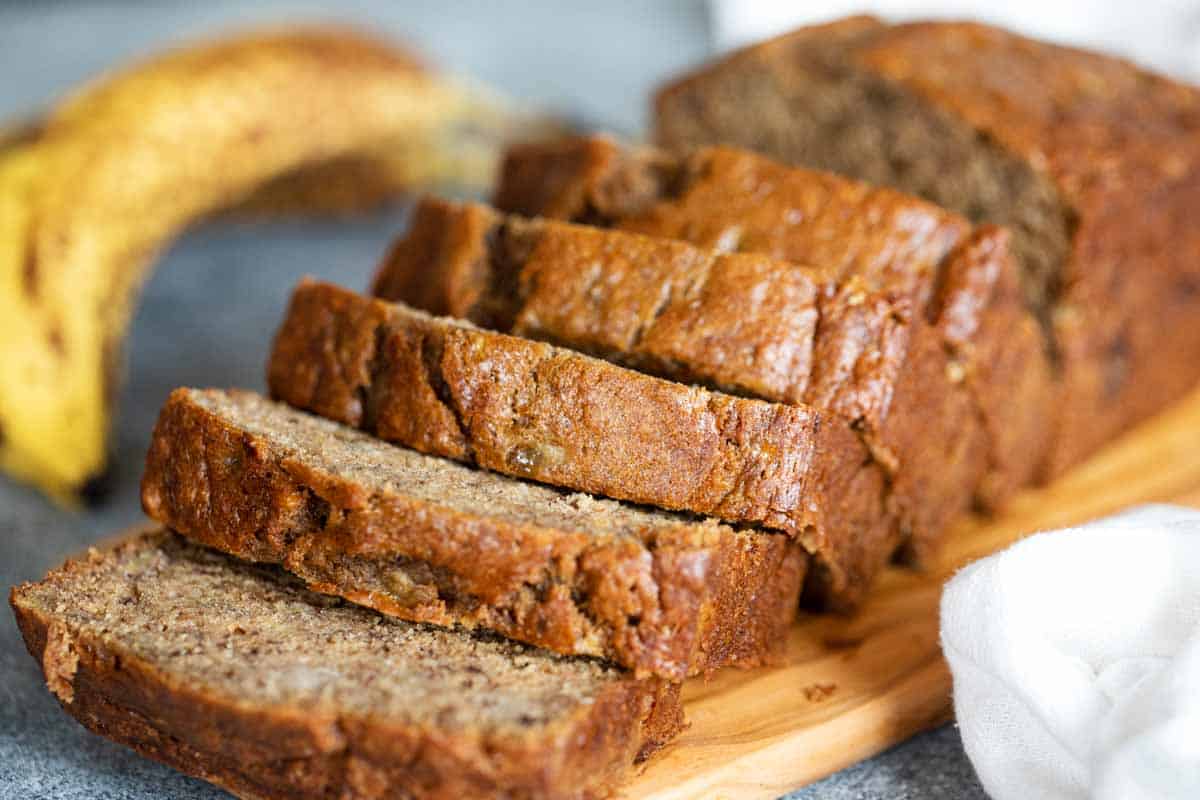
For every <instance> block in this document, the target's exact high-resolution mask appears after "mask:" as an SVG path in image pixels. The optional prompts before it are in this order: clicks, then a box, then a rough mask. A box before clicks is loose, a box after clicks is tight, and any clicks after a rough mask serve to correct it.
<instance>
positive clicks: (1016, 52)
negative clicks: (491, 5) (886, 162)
mask: <svg viewBox="0 0 1200 800" xmlns="http://www.w3.org/2000/svg"><path fill="white" fill-rule="evenodd" d="M831 43H832V44H831ZM831 47H834V48H836V47H841V49H842V54H843V55H842V61H841V64H842V70H843V73H844V74H846V75H849V74H850V72H852V71H857V72H858V73H859V74H861V75H863V76H867V77H868V78H870V79H873V80H877V81H880V82H881V83H882V85H885V86H887V87H889V90H891V91H895V92H897V93H898V94H901V95H903V96H906V97H909V98H913V99H915V100H916V101H917V102H920V103H921V104H923V105H924V106H925V107H926V108H928V109H929V110H930V111H931V113H932V114H933V115H935V116H937V117H939V118H941V119H945V120H948V121H950V122H952V123H954V124H957V125H960V126H964V127H965V128H966V129H967V130H969V131H972V132H974V133H975V135H977V136H978V138H979V140H980V141H981V142H984V143H988V145H987V146H995V147H997V148H999V150H1000V151H1001V152H1003V153H1005V154H1007V155H1008V156H1010V157H1011V158H1012V159H1013V160H1014V161H1015V163H1018V164H1020V165H1022V166H1023V168H1024V169H1027V170H1029V171H1031V173H1032V174H1034V175H1036V176H1037V177H1038V179H1039V180H1041V181H1043V182H1044V183H1045V184H1046V185H1047V186H1048V187H1049V189H1050V191H1051V192H1052V193H1053V194H1054V195H1056V196H1057V197H1058V199H1059V201H1060V203H1061V212H1062V215H1063V217H1064V219H1065V224H1066V236H1067V242H1066V255H1065V258H1064V260H1063V261H1062V263H1061V264H1060V265H1059V266H1058V270H1059V274H1058V275H1056V276H1055V277H1054V281H1053V283H1054V286H1053V287H1052V288H1053V290H1054V291H1053V292H1052V296H1051V297H1050V298H1048V299H1049V301H1050V302H1049V308H1047V309H1045V312H1044V316H1045V318H1046V321H1047V328H1048V333H1049V334H1050V337H1049V339H1050V341H1049V344H1050V346H1051V347H1052V348H1053V350H1054V352H1055V354H1056V356H1057V362H1058V367H1059V369H1058V373H1059V378H1060V380H1058V381H1057V386H1056V392H1057V396H1056V397H1055V399H1054V402H1053V403H1052V406H1051V409H1050V411H1051V414H1052V421H1051V425H1052V432H1051V436H1052V438H1051V442H1050V444H1049V446H1048V447H1047V448H1046V456H1045V460H1044V464H1043V465H1042V468H1041V476H1042V477H1043V478H1052V477H1054V476H1057V475H1060V474H1061V473H1063V472H1064V471H1065V470H1066V469H1067V468H1069V467H1071V466H1072V465H1074V464H1076V463H1079V462H1080V461H1082V460H1083V459H1084V458H1086V457H1087V456H1088V455H1090V454H1091V453H1093V452H1094V451H1095V450H1097V449H1098V448H1099V447H1100V446H1101V445H1103V444H1104V443H1105V442H1107V441H1109V440H1110V439H1112V438H1113V437H1114V436H1115V435H1117V434H1118V433H1120V432H1121V431H1123V430H1125V429H1127V428H1129V427H1130V426H1132V425H1133V424H1135V423H1137V422H1138V421H1140V420H1142V419H1145V418H1146V417H1148V416H1150V415H1151V414H1153V413H1155V412H1157V411H1159V410H1161V409H1162V408H1163V407H1165V406H1166V405H1168V404H1169V403H1171V402H1172V401H1174V400H1176V399H1178V398H1179V397H1181V396H1182V395H1183V394H1184V393H1186V392H1187V391H1188V390H1189V389H1191V388H1192V387H1193V386H1194V385H1195V383H1196V381H1197V379H1198V378H1200V324H1197V320H1198V319H1200V288H1198V287H1200V266H1198V265H1200V258H1198V257H1197V256H1198V254H1200V229H1198V228H1197V226H1196V225H1195V224H1194V217H1195V209H1196V208H1197V207H1198V206H1200V91H1197V90H1196V89H1195V88H1194V87H1191V86H1186V85H1183V84H1180V83H1176V82H1173V81H1171V80H1168V79H1166V78H1163V77H1161V76H1158V75H1153V74H1151V73H1149V72H1146V71H1144V70H1141V69H1139V68H1138V67H1136V66H1135V65H1133V64H1131V63H1129V62H1127V61H1124V60H1121V59H1118V58H1113V57H1108V56H1104V55H1100V54H1096V53H1090V52H1086V51H1082V50H1077V49H1073V48H1068V47H1061V46H1056V45H1052V44H1048V43H1044V42H1038V41H1035V40H1031V39H1027V38H1024V37H1021V36H1018V35H1015V34H1012V33H1009V32H1007V31H1004V30H1001V29H998V28H994V27H989V26H986V25H981V24H977V23H958V22H946V23H943V22H936V23H935V22H924V23H909V24H901V25H886V24H884V23H882V22H880V21H879V20H874V19H871V18H855V19H853V20H847V21H843V22H842V23H836V24H835V25H834V26H832V27H826V26H817V27H814V28H801V29H799V30H797V31H794V32H792V33H790V34H785V35H783V36H780V37H778V38H775V39H772V40H769V41H766V42H763V43H761V44H759V45H755V46H752V47H749V48H746V49H744V50H741V51H738V52H736V53H734V54H732V55H730V56H729V57H727V58H724V59H722V60H719V61H716V62H714V63H712V64H710V65H707V66H705V67H703V68H701V69H700V70H697V71H695V72H693V73H691V74H689V75H685V76H683V77H682V78H681V79H678V80H676V81H673V82H672V83H670V84H669V85H667V86H665V87H663V88H662V89H660V90H659V92H658V93H657V95H656V99H655V108H656V118H657V139H658V141H660V142H661V143H663V144H664V145H667V146H671V147H683V146H694V145H696V144H699V143H702V142H701V141H697V140H696V139H695V138H694V137H692V136H691V135H690V134H689V133H688V132H687V131H686V129H687V126H688V119H689V118H690V117H691V116H692V112H690V111H688V108H689V107H690V108H699V107H700V106H702V105H704V103H705V102H706V99H705V98H706V97H709V96H710V91H711V88H712V87H714V86H715V85H716V84H717V83H718V82H720V81H721V80H723V79H725V78H729V79H730V80H733V79H734V77H735V76H737V78H738V80H742V79H744V80H771V79H774V78H771V77H769V76H777V77H778V78H779V80H780V81H781V82H785V81H786V76H787V74H788V72H789V70H791V69H793V66H791V65H795V64H798V63H801V60H802V57H803V53H805V52H806V51H808V50H810V49H816V48H825V49H826V51H829V48H831ZM731 85H732V84H731ZM744 130H746V131H747V135H748V136H755V135H761V134H756V133H755V132H753V131H750V130H749V129H744ZM886 135H888V133H887V132H885V136H886ZM702 138H703V139H705V140H707V136H706V137H702ZM981 146H982V145H981ZM763 149H764V150H765V151H771V150H773V149H774V150H779V149H786V148H785V147H783V146H782V145H781V143H780V142H778V141H771V142H770V143H766V142H764V146H763Z"/></svg>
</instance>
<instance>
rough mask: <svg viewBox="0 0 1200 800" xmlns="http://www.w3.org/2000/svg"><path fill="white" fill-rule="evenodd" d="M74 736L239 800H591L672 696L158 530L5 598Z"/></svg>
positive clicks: (649, 743) (644, 740) (623, 768)
mask: <svg viewBox="0 0 1200 800" xmlns="http://www.w3.org/2000/svg"><path fill="white" fill-rule="evenodd" d="M11 603H12V607H13V610H14V612H15V613H16V617H17V622H18V624H19V625H20V628H21V632H22V634H23V635H24V637H25V642H26V645H27V646H28V648H29V652H30V653H31V654H32V655H33V657H34V658H36V659H37V660H38V661H39V662H40V663H41V664H42V668H43V670H44V672H45V675H46V682H47V684H48V686H49V687H50V689H51V691H52V692H54V694H55V695H56V696H57V698H58V700H59V702H60V703H61V704H62V706H63V708H64V709H65V710H66V711H67V712H68V713H70V714H71V715H72V716H74V717H75V718H76V719H77V720H79V722H80V723H82V724H83V725H84V726H85V727H87V728H89V729H90V730H92V731H94V732H96V733H99V734H100V735H102V736H106V737H108V738H110V739H113V740H115V741H117V742H120V743H121V744H124V745H126V746H128V747H131V748H133V749H134V750H136V751H138V752H139V753H141V754H143V755H145V756H148V757H150V758H154V759H156V760H158V761H162V762H164V763H166V764H169V765H171V766H173V767H175V768H176V769H179V770H181V771H183V772H186V773H188V774H190V775H194V776H196V777H199V778H202V779H204V780H207V781H210V782H211V783H215V784H217V785H218V786H222V787H224V788H226V789H228V790H229V791H231V792H233V793H234V794H237V795H238V796H240V797H247V798H279V797H288V798H324V797H383V796H388V797H393V796H394V797H425V798H444V799H445V800H451V799H452V798H453V799H454V800H457V798H462V797H491V796H505V797H529V798H584V797H595V796H603V795H605V794H606V793H607V792H608V791H610V790H611V789H612V788H613V787H614V786H615V785H616V784H617V783H618V782H619V781H620V780H621V778H622V777H623V776H624V774H625V773H626V772H627V771H628V770H629V768H630V766H631V765H632V764H633V763H634V760H635V759H637V758H641V757H644V756H645V755H646V754H648V753H649V752H651V751H653V750H654V749H655V748H657V747H659V746H661V745H662V744H663V743H664V742H666V741H667V740H669V739H670V738H671V737H672V736H674V735H675V733H677V732H678V730H679V729H680V726H681V720H682V715H681V710H680V705H679V699H678V694H679V687H678V685H677V684H670V683H666V682H663V681H660V680H657V679H647V680H637V679H635V678H633V677H632V676H631V675H630V674H629V673H627V672H623V671H621V670H619V669H617V668H615V667H612V666H608V665H605V664H603V663H601V662H599V661H596V660H593V659H581V658H564V657H561V656H556V655H553V654H550V653H547V652H546V651H542V650H536V649H533V648H529V647H526V646H523V645H520V644H516V643H513V642H507V641H503V640H499V639H494V638H487V637H478V636H471V635H466V634H462V633H455V632H452V631H447V630H443V629H439V628H434V627H430V626H424V625H417V624H411V623H407V622H401V621H398V620H393V619H388V618H386V617H381V616H379V615H378V614H376V613H374V612H372V611H369V610H367V609H363V608H359V607H356V606H352V605H349V604H346V603H343V602H341V601H339V600H336V599H334V598H330V597H325V596H323V595H318V594H315V593H313V592H310V591H308V590H306V589H305V588H303V587H302V586H301V585H300V584H299V582H297V581H295V580H294V579H291V578H289V577H288V576H287V575H286V574H284V573H282V572H280V571H278V570H273V569H265V568H261V567H255V566H252V565H249V564H245V563H242V562H239V561H237V560H235V559H232V558H230V557H228V556H225V555H221V554H219V553H215V552H213V551H210V550H207V549H205V548H202V547H199V546H197V545H194V544H190V543H188V542H187V541H186V540H184V539H182V538H180V537H178V536H176V535H175V534H172V533H169V532H166V531H156V532H153V533H148V534H144V535H141V536H138V537H136V538H134V539H132V540H128V541H126V542H123V543H120V544H118V545H116V546H114V547H112V548H111V549H108V550H106V551H103V552H101V551H96V550H93V551H91V552H90V553H89V554H88V555H87V556H86V557H84V558H81V559H78V560H73V561H69V562H67V564H65V565H64V566H63V567H62V568H60V569H58V570H55V571H53V572H51V573H50V574H49V575H48V576H46V578H45V579H43V580H42V581H40V582H38V583H31V584H24V585H22V586H19V587H17V588H15V589H14V590H13V592H12V596H11Z"/></svg>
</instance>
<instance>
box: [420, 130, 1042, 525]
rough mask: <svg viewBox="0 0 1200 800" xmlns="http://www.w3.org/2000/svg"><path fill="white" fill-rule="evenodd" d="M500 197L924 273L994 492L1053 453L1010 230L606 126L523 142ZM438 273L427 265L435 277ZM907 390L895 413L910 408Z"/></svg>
mask: <svg viewBox="0 0 1200 800" xmlns="http://www.w3.org/2000/svg"><path fill="white" fill-rule="evenodd" d="M494 203H495V205H496V207H497V208H498V209H500V210H501V211H506V212H512V213H517V214H522V215H524V216H540V217H549V218H556V219H565V220H570V221H574V222H582V223H587V224H591V225H599V226H602V227H611V228H618V229H621V230H629V231H635V232H638V233H645V234H649V235H652V236H667V237H671V238H677V239H684V240H686V241H688V242H691V243H692V244H696V245H699V246H702V247H711V248H715V249H718V250H722V251H729V250H733V251H737V252H751V253H761V254H763V255H768V256H771V257H773V258H778V259H782V260H786V261H792V262H796V263H799V264H819V265H821V266H822V267H823V268H824V269H825V270H832V271H833V272H834V273H835V274H836V275H837V276H838V280H839V281H845V280H846V279H847V278H848V277H849V276H857V277H858V278H859V279H863V280H866V281H868V282H877V281H878V280H879V279H878V278H877V277H876V276H881V275H882V276H885V277H884V278H883V281H882V282H883V283H885V284H886V285H891V286H896V285H898V284H899V285H909V286H914V285H915V286H919V287H920V291H919V292H918V301H919V302H920V303H921V304H922V309H923V313H924V316H925V317H926V318H927V319H928V320H929V322H930V324H932V325H933V326H934V327H935V328H937V330H938V331H939V332H940V333H941V334H942V341H943V345H944V346H945V347H946V349H947V351H948V354H947V355H948V358H947V359H946V363H945V368H946V370H947V371H948V373H949V380H950V382H951V383H956V382H957V381H958V380H959V379H961V380H962V382H963V383H964V385H965V387H966V389H967V391H969V392H970V393H971V396H972V397H973V398H974V400H975V406H976V409H977V411H978V413H979V415H980V417H981V419H982V420H983V423H984V430H985V432H986V434H987V438H988V448H987V451H988V470H987V475H986V477H985V479H984V481H983V482H982V485H981V486H980V488H979V492H978V499H979V501H980V503H981V505H983V506H984V507H985V508H988V509H991V510H994V509H996V508H998V507H1000V506H1002V505H1003V503H1004V501H1005V500H1007V499H1008V497H1009V496H1011V495H1012V493H1013V492H1014V491H1015V490H1016V489H1017V488H1019V487H1021V486H1025V485H1027V484H1029V483H1030V482H1032V481H1033V479H1034V475H1035V471H1036V468H1037V466H1038V465H1039V464H1040V463H1041V461H1042V460H1043V459H1044V457H1045V448H1046V446H1047V439H1048V433H1049V424H1048V420H1049V416H1050V413H1051V411H1052V409H1051V403H1052V399H1051V389H1052V382H1051V375H1050V369H1049V363H1048V361H1047V356H1046V353H1045V348H1044V343H1043V340H1042V337H1041V333H1040V331H1039V330H1038V328H1037V323H1036V321H1035V320H1034V318H1033V316H1032V315H1031V314H1030V313H1029V312H1028V311H1027V310H1026V308H1025V305H1024V303H1023V302H1022V298H1021V294H1020V291H1019V285H1020V284H1019V280H1020V278H1019V272H1018V267H1017V265H1016V263H1015V261H1014V260H1013V259H1012V257H1011V254H1010V252H1009V248H1008V246H1007V245H1008V241H1009V236H1008V234H1007V232H1004V231H1000V230H997V229H995V228H994V227H991V226H983V227H982V228H979V229H977V230H974V231H973V230H972V229H971V226H970V224H969V223H968V222H967V221H966V220H965V219H963V218H962V217H959V216H958V215H956V214H953V213H950V212H948V211H945V210H943V209H940V208H938V207H936V206H933V205H931V204H929V203H925V202H923V201H920V200H918V199H916V198H915V197H912V196H909V195H903V194H900V193H898V192H895V191H892V190H889V189H882V188H874V187H871V186H869V185H867V184H864V183H860V182H858V181H854V180H851V179H848V178H845V177H842V176H840V175H834V174H831V173H826V172H817V171H813V170H807V169H801V168H798V167H788V166H784V165H783V164H780V163H779V162H775V161H771V160H769V159H766V158H764V157H762V156H760V155H756V154H754V153H751V152H749V151H746V150H738V149H735V148H730V147H706V148H700V149H698V150H696V151H694V152H692V153H690V154H689V155H688V156H686V157H680V156H675V155H672V154H669V153H667V152H665V151H661V150H656V149H653V148H647V147H643V148H630V147H621V146H620V145H618V144H617V142H616V141H615V140H613V139H612V138H609V137H606V136H591V137H577V138H569V139H563V140H560V141H557V142H552V143H537V144H528V145H520V146H516V147H513V148H511V149H510V150H509V151H508V153H507V154H506V155H505V158H504V161H503V163H502V168H501V171H500V180H499V183H498V185H497V187H496V194H495V199H494ZM431 277H432V276H430V275H428V273H426V274H425V280H426V281H430V280H431ZM905 280H908V281H915V282H916V283H915V284H904V283H903V281H905ZM837 297H838V295H837V294H836V292H835V293H833V294H832V296H831V299H836V298H837ZM938 360H940V359H935V361H938ZM936 366H937V365H936V364H935V368H936ZM903 399H904V398H903V397H901V398H897V401H899V402H903ZM895 402H896V401H894V403H893V406H894V407H895V408H896V411H895V412H894V413H897V414H901V413H908V412H909V411H911V410H909V409H901V408H899V407H898V406H896V405H895ZM917 411H918V413H920V412H921V411H922V409H918V410H917ZM924 411H926V412H928V413H926V415H925V418H924V419H923V420H922V425H921V426H920V428H918V429H916V430H915V431H914V433H915V434H916V435H917V438H922V437H923V436H924V435H929V436H938V435H945V434H947V433H949V434H950V435H954V434H955V432H954V431H953V430H947V427H946V426H945V425H944V424H943V423H941V422H939V421H937V419H936V418H937V416H938V413H937V409H934V408H929V407H926V408H925V409H924ZM897 449H898V450H900V451H902V452H903V451H905V450H907V451H908V452H919V451H916V450H913V449H912V448H905V447H899V448H897ZM930 467H931V468H934V469H937V467H938V465H937V464H931V465H930Z"/></svg>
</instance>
